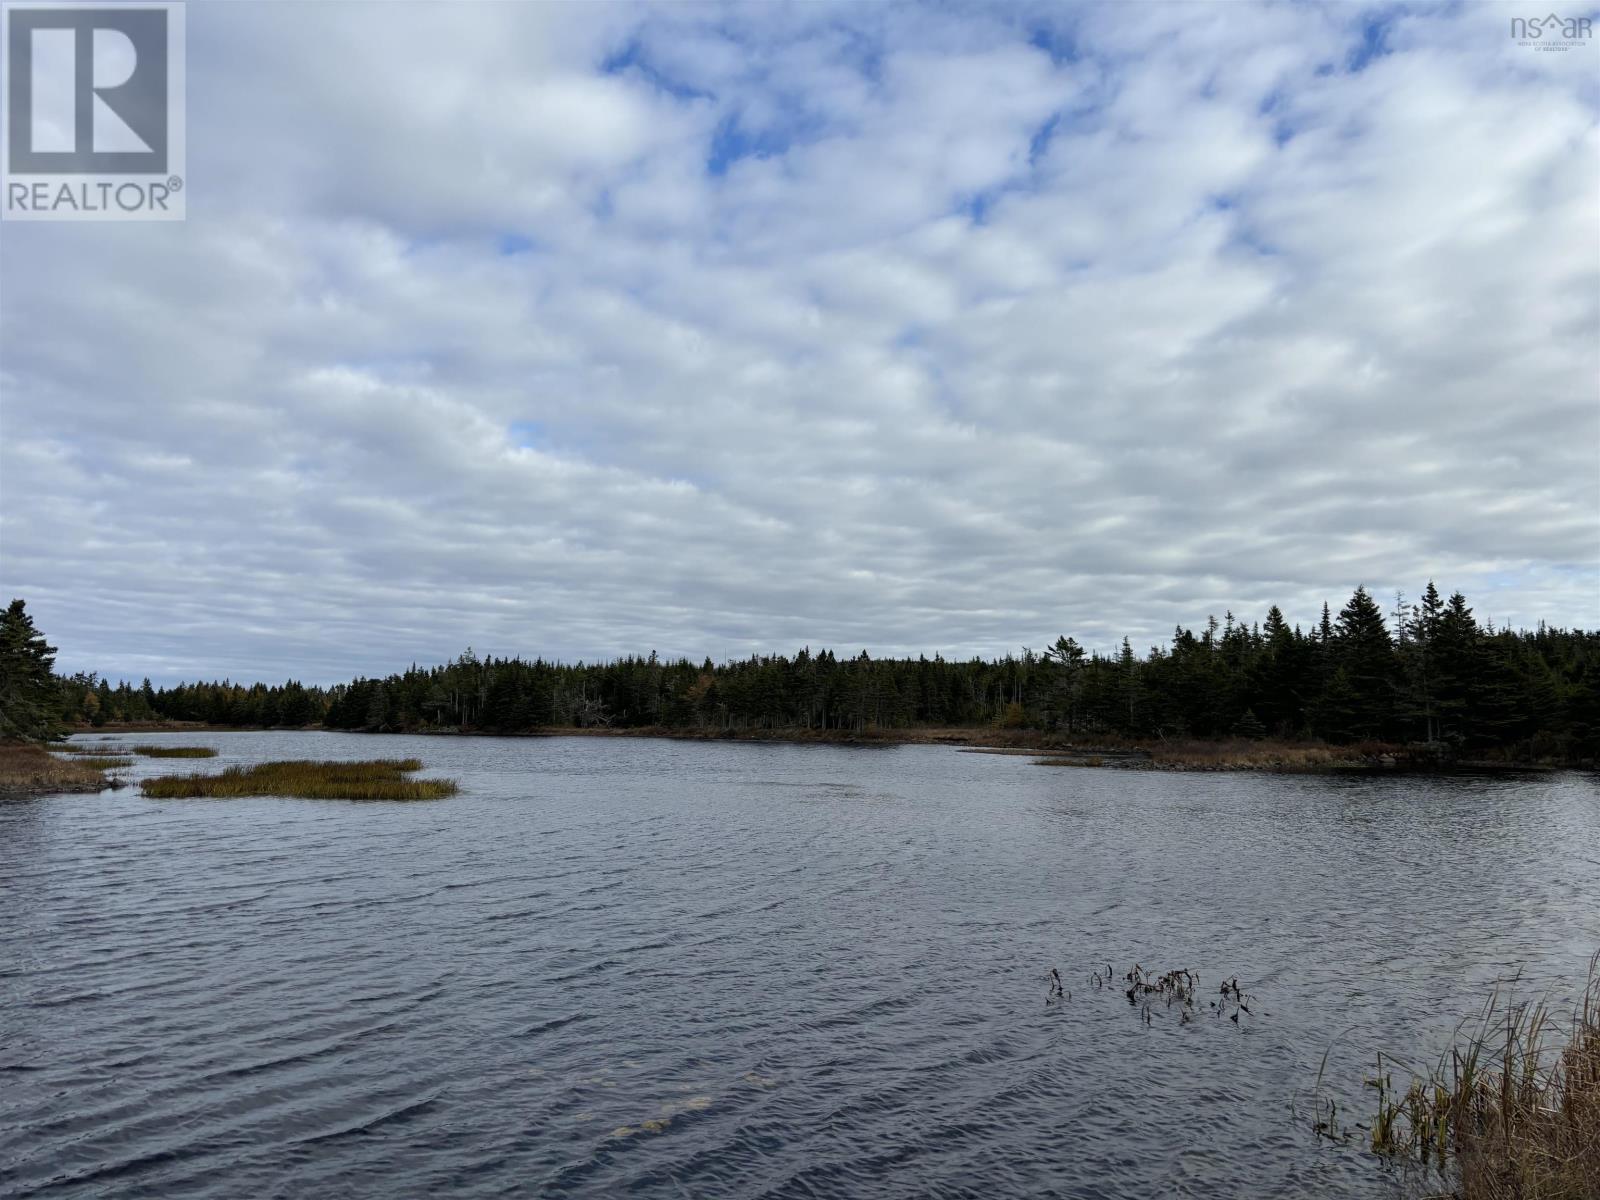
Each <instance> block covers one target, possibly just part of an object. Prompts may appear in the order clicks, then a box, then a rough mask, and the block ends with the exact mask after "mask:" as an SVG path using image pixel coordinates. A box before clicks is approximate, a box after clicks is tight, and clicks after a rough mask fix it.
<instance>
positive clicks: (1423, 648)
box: [14, 583, 1600, 761]
mask: <svg viewBox="0 0 1600 1200" xmlns="http://www.w3.org/2000/svg"><path fill="white" fill-rule="evenodd" d="M14 607H15V606H14ZM59 697H60V710H61V711H60V716H61V718H62V719H63V720H66V721H68V722H71V723H84V724H89V725H97V724H104V723H106V722H108V721H138V720H147V719H158V720H179V721H200V722H205V723H208V724H213V725H243V726H269V727H301V726H306V725H316V724H321V725H323V726H325V727H327V728H330V729H348V730H370V731H380V732H381V731H389V732H399V731H410V730H427V729H463V730H480V731H484V732H491V733H516V732H525V731H531V730H537V729H561V728H594V727H613V728H663V729H674V730H700V731H706V732H723V731H725V732H740V731H752V730H774V731H776V730H791V729H795V730H798V729H806V730H818V731H830V730H834V731H845V732H865V731H869V730H896V729H907V728H914V727H964V728H971V727H975V726H995V725H998V726H1002V727H1008V728H1015V729H1035V730H1041V731H1045V732H1049V733H1053V734H1058V735H1064V736H1067V737H1075V738H1092V737H1094V736H1107V735H1115V736H1118V737H1126V738H1136V739H1155V738H1164V739H1170V738H1198V739H1216V738H1226V737H1245V738H1260V737H1267V736H1273V737H1281V738H1317V739H1322V740H1325V741H1328V742H1332V743H1338V744H1348V743H1352V742H1362V741H1382V742H1390V743H1419V742H1420V743H1428V744H1431V745H1434V746H1436V747H1439V748H1441V749H1445V750H1456V751H1466V750H1472V751H1493V752H1496V753H1500V754H1504V755H1507V756H1512V757H1519V758H1529V759H1554V760H1562V761H1589V760H1593V759H1594V758H1595V756H1596V748H1597V745H1600V633H1596V632H1586V631H1582V630H1568V629H1555V628H1550V627H1547V626H1545V625H1543V624H1541V625H1540V626H1539V627H1538V628H1537V629H1535V630H1531V631H1530V630H1510V629H1496V628H1494V627H1493V626H1492V624H1486V623H1483V622H1480V621H1479V620H1478V619H1477V618H1476V617H1475V616H1474V614H1473V611H1472V609H1471V607H1470V606H1469V605H1468V604H1467V601H1466V598H1465V597H1464V596H1462V595H1461V594H1460V593H1459V592H1458V593H1456V594H1454V595H1452V596H1450V597H1449V598H1448V599H1445V598H1443V597H1441V595H1440V594H1439V592H1438V590H1437V589H1436V588H1435V587H1434V585H1433V584H1432V583H1430V584H1429V585H1428V586H1427V588H1426V589H1425V590H1424V591H1423V593H1422V597H1421V599H1420V600H1418V601H1417V602H1416V603H1415V604H1410V603H1406V602H1405V601H1404V600H1403V599H1401V598H1399V597H1397V598H1396V601H1395V605H1394V608H1393V609H1392V610H1391V612H1390V613H1388V614H1385V613H1384V611H1383V610H1382V608H1381V607H1380V606H1379V604H1378V603H1377V601H1376V600H1375V599H1374V598H1373V597H1372V596H1371V595H1370V594H1369V593H1368V592H1367V591H1366V589H1365V588H1357V589H1356V591H1355V593H1354V594H1353V595H1352V596H1351V597H1350V599H1349V601H1348V602H1347V603H1346V604H1345V605H1344V607H1343V608H1342V609H1340V610H1339V612H1338V613H1337V614H1335V613H1333V612H1331V611H1330V609H1329V607H1328V606H1327V605H1324V606H1323V610H1322V615H1321V619H1320V621H1319V622H1318V623H1317V624H1316V625H1315V626H1313V627H1312V628H1310V629H1302V628H1301V627H1299V626H1297V625H1296V626H1291V625H1289V624H1288V623H1287V622H1286V621H1285V620H1284V617H1283V614H1282V612H1281V611H1280V610H1279V609H1278V608H1277V607H1276V606H1274V607H1272V608H1271V609H1270V610H1269V611H1268V613H1267V614H1266V617H1265V619H1264V620H1262V621H1260V622H1253V623H1249V624H1246V623H1244V622H1241V621H1238V620H1236V619H1235V618H1234V616H1233V615H1232V614H1231V613H1229V614H1227V615H1226V616H1225V617H1224V619H1223V620H1222V621H1220V622H1219V621H1218V620H1217V619H1216V618H1215V617H1213V618H1211V619H1209V620H1208V621H1207V622H1206V624H1205V625H1204V626H1203V627H1200V628H1197V629H1186V628H1184V627H1182V626H1180V627H1178V628H1177V629H1176V630H1175V631H1174V633H1173V636H1172V640H1171V642H1170V643H1169V644H1168V645H1165V646H1154V647H1151V648H1150V649H1149V650H1148V651H1147V652H1146V653H1144V654H1142V655H1140V654H1136V653H1135V652H1134V650H1133V648H1132V646H1131V645H1130V643H1129V642H1128V641H1127V640H1126V639H1124V641H1123V643H1122V645H1121V647H1120V649H1119V650H1118V651H1116V652H1114V653H1110V654H1105V653H1097V652H1089V651H1086V650H1085V649H1084V648H1083V647H1082V646H1080V645H1079V644H1078V643H1077V642H1076V641H1075V640H1074V639H1072V638H1071V637H1065V636H1063V637H1060V638H1057V639H1056V641H1055V642H1054V644H1052V645H1050V646H1048V647H1046V648H1044V649H1042V650H1037V651H1036V650H1033V649H1026V648H1025V649H1023V650H1022V651H1021V652H1020V653H1018V654H1014V655H1006V656H1005V657H1003V658H999V659H990V660H985V659H979V658H973V659H946V658H943V657H940V656H937V655H936V656H934V657H933V658H927V657H918V658H915V659H910V658H898V659H896V658H879V659H874V658H872V657H871V656H869V655H868V654H867V653H866V652H865V651H863V652H862V653H860V654H858V655H855V656H854V657H850V656H843V657H841V656H836V655H835V654H834V653H833V652H832V651H831V650H821V651H815V652H814V651H812V650H811V649H810V648H806V649H802V650H801V651H799V652H798V653H796V654H794V655H792V656H785V655H753V656H751V657H750V658H746V659H738V660H733V661H729V662H723V663H713V662H712V661H711V660H710V659H706V660H704V661H702V662H699V663H695V662H693V661H691V660H688V659H683V658H680V659H675V660H663V659H660V658H658V657H657V656H656V655H655V654H650V655H648V656H643V657H640V656H630V657H624V658H618V659H615V660H612V661H609V662H601V663H583V662H578V663H561V662H552V661H546V660H544V659H542V658H535V659H531V660H529V659H524V658H520V657H515V658H495V657H479V656H478V655H476V654H474V653H473V652H472V651H471V650H470V649H469V650H468V651H467V652H466V653H464V654H462V655H461V656H460V657H458V658H457V659H455V660H454V661H452V662H449V663H446V664H443V665H440V666H434V667H418V666H415V665H413V666H411V667H410V668H408V669H407V670H405V671H402V672H399V673H396V674H392V675H388V676H386V677H383V678H359V679H355V680H352V681H351V682H349V683H344V684H339V685H336V686H333V687H319V686H311V685H304V684H302V683H299V682H296V681H294V680H290V681H289V682H287V683H284V684H282V685H276V686H268V685H265V684H259V683H257V684H251V685H245V684H238V683H233V682H230V681H222V682H209V683H186V684H179V685H176V686H174V687H167V688H153V687H152V686H151V685H150V682H149V680H145V681H144V682H143V683H142V684H141V685H139V686H138V687H134V686H132V685H130V684H128V683H126V682H124V683H120V684H118V685H116V686H114V687H113V686H112V685H111V684H110V683H109V682H108V681H107V680H105V679H103V678H100V677H98V676H96V675H75V676H73V677H71V678H70V679H66V680H61V681H60V682H59Z"/></svg>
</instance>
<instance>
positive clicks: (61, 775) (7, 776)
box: [0, 742, 127, 795]
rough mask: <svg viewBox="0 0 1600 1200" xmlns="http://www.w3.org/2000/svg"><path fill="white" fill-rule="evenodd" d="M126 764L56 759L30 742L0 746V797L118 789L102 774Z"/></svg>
mask: <svg viewBox="0 0 1600 1200" xmlns="http://www.w3.org/2000/svg"><path fill="white" fill-rule="evenodd" d="M126 765H127V763H126V761H124V760H122V759H100V758H96V759H94V760H92V761H89V762H83V761H80V760H77V759H69V758H58V757H57V756H56V755H54V754H51V753H50V751H49V750H48V749H46V748H45V747H44V746H40V745H37V744H35V743H31V742H5V743H0V795H40V794H49V793H55V792H98V791H101V790H103V789H105V788H108V787H117V786H120V785H118V784H116V783H114V782H113V781H112V780H110V779H107V778H106V775H105V772H106V771H107V770H109V769H111V768H112V767H121V766H126Z"/></svg>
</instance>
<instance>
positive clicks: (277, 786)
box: [139, 758, 460, 800]
mask: <svg viewBox="0 0 1600 1200" xmlns="http://www.w3.org/2000/svg"><path fill="white" fill-rule="evenodd" d="M421 769H422V762H421V760H420V759H415V758H380V759H373V760H370V761H367V762H313V761H310V760H305V759H297V760H290V761H287V762H268V763H259V764H257V765H256V766H253V767H229V768H227V769H226V770H225V771H222V772H221V773H220V774H217V775H162V776H160V777H158V778H156V779H146V780H145V781H144V782H143V783H141V784H140V785H139V786H140V788H141V789H142V790H143V792H144V794H145V795H146V796H150V797H152V798H154V799H157V800H186V799H193V798H198V797H205V796H221V797H228V796H293V797H297V798H300V799H306V800H439V799H442V798H443V797H445V796H453V795H455V794H456V792H457V791H459V790H460V789H459V788H458V787H457V786H456V782H455V780H453V779H407V778H406V776H407V775H408V774H409V773H411V772H412V771H420V770H421Z"/></svg>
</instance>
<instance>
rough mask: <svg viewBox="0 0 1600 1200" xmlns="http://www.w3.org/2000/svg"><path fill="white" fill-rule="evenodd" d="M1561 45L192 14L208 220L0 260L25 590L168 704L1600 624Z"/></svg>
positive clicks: (1043, 24)
mask: <svg viewBox="0 0 1600 1200" xmlns="http://www.w3.org/2000/svg"><path fill="white" fill-rule="evenodd" d="M1544 11H1545V9H1544V8H1543V7H1540V8H1538V9H1537V14H1542V13H1543V12H1544ZM1574 11H1576V10H1574ZM1519 12H1520V13H1522V14H1523V15H1536V13H1535V10H1534V9H1532V8H1507V7H1494V6H1490V5H1473V4H1467V5H1462V4H1434V5H1415V6H1405V5H1393V4H1389V5H1384V6H1382V7H1363V6H1361V5H1358V4H1355V3H1334V4H1327V5H1317V4H1294V5H1289V4H1270V5H1264V6H1259V7H1258V6H1254V5H1252V4H1250V3H1245V2H1227V3H1215V4H1207V3H1199V2H1196V3H1181V4H1180V3H1175V4H1160V3H1145V4H1107V5H1103V6H1102V5H1085V6H1073V7H1064V6H1059V5H1051V6H1048V7H1041V8H1030V7H1026V6H1022V5H1010V4H1008V5H1005V6H999V5H993V6H988V5H971V6H968V5H940V6H937V7H933V6H929V7H919V6H914V5H892V4H850V5H846V6H839V7H835V6H830V5H826V4H817V3H808V4H801V5H793V6H789V5H781V4H769V5H741V6H738V7H728V8H722V7H711V6H700V5H694V4H673V5H670V6H667V5H656V6H652V7H642V8H641V7H632V6H629V5H625V4H615V5H579V4H570V5H561V4H543V5H531V4H529V5H521V4H493V5H490V4H485V5H482V6H475V5H460V4H451V5H441V6H439V7H425V6H422V5H376V4H372V5H352V6H349V7H342V6H339V5H330V4H318V5H298V4H296V5H291V4H262V5H250V4H201V3H194V4H191V5H190V6H189V12H188V29H189V35H188V36H189V43H188V116H189V135H188V136H189V144H188V184H189V186H188V191H187V196H188V220H187V222H186V223H183V224H167V225H162V224H38V223H32V224H15V223H11V224H7V225H5V226H4V227H3V228H0V591H3V592H4V593H5V596H6V597H7V598H9V597H10V596H12V595H21V596H23V597H25V598H26V599H27V600H28V603H29V607H30V609H31V610H32V611H34V613H35V614H36V617H37V619H38V621H39V623H40V625H41V626H42V627H43V628H44V629H45V631H46V632H47V633H48V634H49V635H50V637H51V639H52V640H53V641H55V642H56V643H57V644H58V645H59V646H60V647H61V655H60V665H61V666H62V667H63V668H65V669H68V670H75V669H97V670H100V671H102V672H107V673H110V674H111V675H112V676H113V677H116V676H121V675H126V676H130V677H133V678H135V679H137V678H138V677H139V676H142V675H146V674H148V675H150V676H151V677H152V678H155V679H156V680H158V681H167V680H172V679H176V678H180V677H190V678H192V677H196V676H204V677H207V678H210V677H214V676H223V675H228V676H232V677H233V678H236V679H237V678H246V679H251V678H266V679H282V678H284V677H285V676H290V675H292V676H295V677H298V678H303V679H306V680H315V681H330V682H331V681H334V680H337V679H341V678H348V677H350V676H351V675H353V674H356V673H372V672H386V671H388V670H390V669H392V668H396V667H400V666H404V665H405V664H406V663H408V662H410V661H412V660H417V661H420V662H423V663H428V662H433V661H438V660H442V659H444V658H447V657H450V656H453V655H454V654H456V653H458V652H459V651H460V650H461V649H462V648H463V647H465V646H467V645H468V644H471V645H472V646H473V647H475V648H476V649H477V650H478V651H479V652H480V653H482V652H490V653H507V654H509V653H517V652H520V653H523V654H534V653H542V654H545V655H547V656H561V657H567V658H575V657H580V656H582V657H585V658H593V657H597V656H608V655H612V654H616V653H620V652H626V651H648V650H651V649H656V650H659V651H660V652H661V653H663V654H669V655H676V654H679V653H686V654H690V655H693V656H699V655H702V654H707V653H709V654H711V655H713V656H715V657H719V658H720V657H723V656H728V655H737V654H745V653H749V652H750V651H752V650H783V651H791V650H793V649H795V648H797V647H799V646H800V645H802V644H806V643H809V644H810V645H812V646H813V647H815V646H821V645H828V646H833V647H836V648H839V649H840V650H848V651H852V652H853V651H857V650H860V649H862V648H866V649H869V650H870V651H872V652H873V653H874V654H880V653H882V654H888V653H905V652H910V653H916V652H919V651H926V652H929V653H932V652H934V651H940V652H943V653H945V654H947V655H950V654H968V653H972V652H979V653H984V654H993V653H1003V652H1005V651H1007V650H1016V649H1017V648H1018V647H1020V646H1022V645H1032V646H1036V647H1037V646H1040V645H1042V644H1044V643H1046V642H1048V641H1050V640H1052V639H1053V638H1054V637H1055V636H1056V635H1057V634H1058V633H1071V634H1073V635H1075V636H1076V637H1077V638H1078V639H1079V640H1080V641H1082V642H1084V643H1086V644H1088V645H1090V646H1094V647H1110V646H1112V645H1113V644H1115V643H1116V642H1117V641H1119V640H1120V638H1121V637H1122V635H1123V634H1128V635H1131V636H1132V637H1133V639H1134V642H1135V644H1136V645H1139V646H1143V645H1148V644H1149V643H1150V642H1152V641H1165V640H1166V639H1167V638H1168V637H1169V636H1170V634H1171V630H1172V626H1173V625H1174V624H1175V623H1177V622H1180V621H1181V622H1183V623H1185V624H1197V623H1202V622H1203V621H1204V619H1205V616H1206V614H1207V613H1208V612H1215V613H1217V614H1218V615H1219V616H1220V615H1221V614H1222V613H1223V612H1224V611H1225V610H1228V609H1231V610H1233V611H1234V612H1235V613H1237V614H1239V615H1240V616H1242V617H1245V618H1248V619H1254V618H1259V617H1260V616H1261V615H1262V614H1263V613H1264V611H1265V608H1266V606H1267V605H1268V604H1270V603H1272V602H1274V601H1276V602H1278V603H1280V604H1282V605H1283V606H1284V609H1285V611H1286V613H1287V614H1288V616H1289V617H1290V619H1291V620H1299V621H1302V622H1309V621H1311V620H1313V619H1314V618H1315V615H1316V613H1317V611H1318V609H1319V608H1320V606H1321V603H1322V601H1323V600H1324V599H1328V600H1331V601H1332V602H1333V603H1334V606H1335V607H1336V608H1337V607H1338V605H1339V604H1340V603H1341V602H1342V600H1343V599H1344V598H1345V597H1347V596H1348V595H1349V592H1350V591H1351V589H1352V588H1353V587H1354V586H1355V585H1356V584H1358V583H1364V584H1365V585H1366V586H1367V587H1368V588H1369V589H1371V590H1373V591H1374V592H1376V593H1379V594H1381V596H1382V597H1383V599H1384V601H1385V606H1386V607H1387V605H1388V602H1389V600H1390V598H1391V596H1392V593H1393V591H1394V590H1395V589H1396V588H1403V589H1405V591H1406V592H1407V593H1408V594H1411V595H1415V593H1416V592H1417V590H1418V589H1419V587H1420V586H1421V585H1422V584H1423V583H1424V582H1425V581H1426V580H1427V579H1428V578H1429V577H1430V576H1431V577H1433V578H1436V579H1437V580H1438V581H1439V583H1440V585H1441V587H1444V588H1446V589H1451V588H1461V589H1463V590H1465V591H1466V592H1467V594H1468V596H1469V598H1470V599H1471V600H1472V601H1473V603H1474V604H1475V606H1476V608H1477V610H1478V612H1479V615H1480V616H1490V617H1493V618H1494V619H1495V620H1496V621H1497V622H1501V623H1511V624H1518V625H1523V624H1532V623H1534V622H1536V621H1538V620H1539V619H1541V618H1544V619H1546V620H1549V621H1551V622H1554V623H1560V624H1577V625H1584V626H1588V627H1594V626H1596V625H1600V139H1597V132H1596V130H1597V125H1596V116H1597V113H1600V46H1595V45H1585V46H1582V47H1579V48H1575V49H1573V50H1571V51H1570V52H1566V53H1543V52H1539V51H1536V50H1533V49H1531V48H1529V47H1526V46H1519V45H1518V44H1516V42H1514V41H1513V40H1512V38H1511V37H1510V35H1509V25H1510V17H1511V16H1512V15H1514V14H1516V13H1519Z"/></svg>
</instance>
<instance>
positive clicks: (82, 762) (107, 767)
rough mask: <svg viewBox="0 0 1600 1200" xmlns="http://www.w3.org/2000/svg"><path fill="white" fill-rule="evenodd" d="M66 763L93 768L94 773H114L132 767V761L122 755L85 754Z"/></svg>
mask: <svg viewBox="0 0 1600 1200" xmlns="http://www.w3.org/2000/svg"><path fill="white" fill-rule="evenodd" d="M66 761H67V762H69V763H74V764H76V765H78V766H83V767H93V768H94V769H95V770H96V771H116V770H120V769H121V768H123V767H131V766H133V759H131V758H129V757H127V756H126V755H122V754H87V755H82V756H79V757H77V758H69V759H67V760H66Z"/></svg>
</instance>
